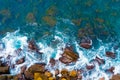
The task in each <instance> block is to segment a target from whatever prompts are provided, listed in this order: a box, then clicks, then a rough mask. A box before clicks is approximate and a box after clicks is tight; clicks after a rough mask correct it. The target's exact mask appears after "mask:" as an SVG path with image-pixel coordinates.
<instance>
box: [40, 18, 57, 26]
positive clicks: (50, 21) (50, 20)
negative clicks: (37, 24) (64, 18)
mask: <svg viewBox="0 0 120 80" xmlns="http://www.w3.org/2000/svg"><path fill="white" fill-rule="evenodd" d="M42 20H43V21H44V22H45V23H46V24H47V25H49V26H51V27H53V26H55V25H56V23H57V21H56V19H55V18H54V17H53V16H44V17H43V18H42Z"/></svg>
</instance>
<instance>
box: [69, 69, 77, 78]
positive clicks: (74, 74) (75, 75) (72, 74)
mask: <svg viewBox="0 0 120 80" xmlns="http://www.w3.org/2000/svg"><path fill="white" fill-rule="evenodd" d="M69 76H71V77H77V71H75V70H72V71H70V72H69Z"/></svg>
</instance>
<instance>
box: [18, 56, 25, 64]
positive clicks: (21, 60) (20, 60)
mask: <svg viewBox="0 0 120 80" xmlns="http://www.w3.org/2000/svg"><path fill="white" fill-rule="evenodd" d="M24 62H25V57H23V58H21V59H19V60H17V61H16V64H22V63H24Z"/></svg>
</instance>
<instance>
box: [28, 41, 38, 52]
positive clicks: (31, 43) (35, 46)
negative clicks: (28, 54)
mask: <svg viewBox="0 0 120 80" xmlns="http://www.w3.org/2000/svg"><path fill="white" fill-rule="evenodd" d="M28 48H30V49H31V50H38V47H37V45H36V44H35V42H34V41H33V40H31V41H29V42H28Z"/></svg>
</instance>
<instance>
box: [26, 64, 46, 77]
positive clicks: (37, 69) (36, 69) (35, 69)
mask: <svg viewBox="0 0 120 80" xmlns="http://www.w3.org/2000/svg"><path fill="white" fill-rule="evenodd" d="M45 65H46V64H45V63H36V64H34V65H31V66H30V67H29V68H28V69H27V70H26V71H25V72H24V74H25V77H26V78H27V79H33V78H34V74H35V73H42V74H43V73H44V72H45Z"/></svg>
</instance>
